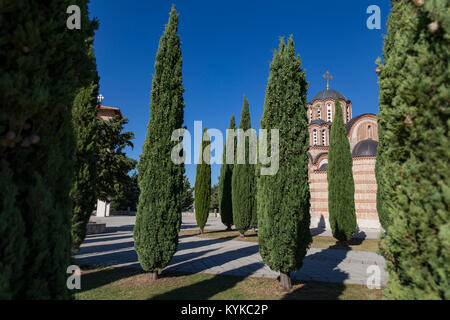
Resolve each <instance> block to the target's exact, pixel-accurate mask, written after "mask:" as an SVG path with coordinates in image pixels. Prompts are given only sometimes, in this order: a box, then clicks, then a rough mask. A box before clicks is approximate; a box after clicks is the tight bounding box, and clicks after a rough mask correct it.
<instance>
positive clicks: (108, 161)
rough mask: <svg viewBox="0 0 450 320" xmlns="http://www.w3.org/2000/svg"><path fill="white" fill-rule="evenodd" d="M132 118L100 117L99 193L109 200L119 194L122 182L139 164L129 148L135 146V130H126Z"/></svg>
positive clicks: (98, 139)
mask: <svg viewBox="0 0 450 320" xmlns="http://www.w3.org/2000/svg"><path fill="white" fill-rule="evenodd" d="M127 123H128V118H124V119H121V118H119V117H117V116H116V117H114V118H111V119H108V120H102V119H98V128H97V139H96V141H97V155H96V160H97V164H96V166H97V175H96V182H97V183H96V191H97V197H98V198H99V199H100V200H102V201H106V200H107V199H108V197H113V198H114V197H116V196H117V193H118V192H119V191H120V185H126V184H127V183H129V180H130V177H129V176H128V174H129V172H130V171H131V170H134V169H135V168H136V160H134V159H132V158H129V157H127V155H126V153H125V148H127V147H130V148H134V145H133V142H132V140H134V133H133V132H131V131H124V127H125V125H126V124H127Z"/></svg>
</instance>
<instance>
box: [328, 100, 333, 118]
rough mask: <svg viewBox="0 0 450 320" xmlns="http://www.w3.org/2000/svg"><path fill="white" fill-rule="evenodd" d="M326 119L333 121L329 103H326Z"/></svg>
mask: <svg viewBox="0 0 450 320" xmlns="http://www.w3.org/2000/svg"><path fill="white" fill-rule="evenodd" d="M327 121H328V122H332V121H333V117H332V113H331V103H329V104H327Z"/></svg>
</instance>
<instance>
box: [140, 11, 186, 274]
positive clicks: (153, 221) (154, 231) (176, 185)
mask: <svg viewBox="0 0 450 320" xmlns="http://www.w3.org/2000/svg"><path fill="white" fill-rule="evenodd" d="M177 30H178V13H177V12H176V10H175V6H173V7H172V10H171V12H170V18H169V23H168V25H167V26H166V28H165V31H164V34H163V35H162V37H161V40H160V42H159V48H158V52H157V55H156V63H155V74H154V77H153V83H152V91H151V102H150V121H149V125H148V131H147V137H146V139H145V142H144V147H143V151H142V155H141V159H140V162H139V165H138V170H139V175H138V179H139V188H140V190H141V194H140V196H139V204H138V212H137V216H136V225H135V228H134V240H135V244H134V246H135V249H136V252H137V254H138V258H139V262H140V263H141V266H142V268H143V269H144V270H145V271H147V272H150V273H151V276H152V278H153V279H156V278H157V276H158V271H159V270H161V269H163V268H164V267H165V266H167V264H168V263H169V262H170V260H171V259H172V256H173V255H174V253H175V252H176V251H177V247H178V233H179V231H180V227H181V200H182V191H183V174H184V165H176V164H174V162H173V161H172V159H171V153H172V149H173V148H174V147H176V145H177V144H178V143H177V142H173V141H172V140H171V137H172V133H173V131H174V130H178V129H179V128H181V126H182V125H183V122H184V120H183V117H184V101H183V93H184V88H183V84H182V57H181V42H180V36H179V35H178V34H177Z"/></svg>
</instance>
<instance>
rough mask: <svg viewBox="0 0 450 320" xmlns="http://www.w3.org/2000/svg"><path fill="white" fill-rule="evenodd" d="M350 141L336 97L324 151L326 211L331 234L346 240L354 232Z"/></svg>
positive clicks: (353, 187) (354, 219)
mask: <svg viewBox="0 0 450 320" xmlns="http://www.w3.org/2000/svg"><path fill="white" fill-rule="evenodd" d="M352 168H353V161H352V154H351V152H350V142H349V141H348V138H347V131H346V129H345V125H344V118H343V115H342V106H341V104H340V103H339V101H338V100H337V99H336V100H335V103H334V120H333V125H332V126H331V133H330V147H329V151H328V166H327V179H328V212H329V214H330V218H329V219H330V225H331V230H332V232H333V236H334V237H335V238H336V239H337V240H339V241H348V240H350V239H351V238H352V237H353V235H354V234H355V231H356V214H355V183H354V181H353V171H352Z"/></svg>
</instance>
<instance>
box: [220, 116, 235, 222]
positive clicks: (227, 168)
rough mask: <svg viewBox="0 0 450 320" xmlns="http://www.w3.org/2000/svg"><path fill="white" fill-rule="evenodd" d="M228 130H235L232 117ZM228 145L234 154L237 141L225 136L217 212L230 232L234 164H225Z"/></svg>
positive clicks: (232, 117) (232, 137)
mask: <svg viewBox="0 0 450 320" xmlns="http://www.w3.org/2000/svg"><path fill="white" fill-rule="evenodd" d="M228 129H230V130H236V123H235V120H234V115H233V116H231V119H230V125H229V126H228ZM230 144H233V145H234V152H235V154H236V150H237V141H236V138H235V137H234V136H232V135H230V136H227V140H226V141H225V146H224V150H223V154H222V167H221V168H220V178H219V212H220V218H221V220H222V223H223V224H224V225H226V226H227V230H231V226H232V225H233V202H232V197H231V195H232V190H231V184H232V177H233V167H234V164H232V163H227V156H226V152H227V151H226V150H227V146H228V145H230ZM234 158H235V157H234ZM234 158H233V160H234Z"/></svg>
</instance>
